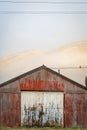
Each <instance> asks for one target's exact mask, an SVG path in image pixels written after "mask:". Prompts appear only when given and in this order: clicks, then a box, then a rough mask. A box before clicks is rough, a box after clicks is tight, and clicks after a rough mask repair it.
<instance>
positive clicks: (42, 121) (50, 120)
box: [21, 91, 63, 126]
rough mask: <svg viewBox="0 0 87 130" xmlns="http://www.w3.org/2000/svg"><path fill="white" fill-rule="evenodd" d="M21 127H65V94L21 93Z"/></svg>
mask: <svg viewBox="0 0 87 130" xmlns="http://www.w3.org/2000/svg"><path fill="white" fill-rule="evenodd" d="M21 98H22V103H21V108H22V109H21V125H28V126H34V125H37V126H54V125H58V126H63V93H60V92H59V93H58V92H23V91H22V93H21Z"/></svg>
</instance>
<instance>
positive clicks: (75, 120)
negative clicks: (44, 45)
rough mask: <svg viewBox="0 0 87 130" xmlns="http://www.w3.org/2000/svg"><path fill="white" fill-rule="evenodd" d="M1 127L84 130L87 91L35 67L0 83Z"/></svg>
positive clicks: (86, 120)
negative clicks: (56, 126) (77, 127)
mask: <svg viewBox="0 0 87 130" xmlns="http://www.w3.org/2000/svg"><path fill="white" fill-rule="evenodd" d="M32 95H33V96H32ZM60 95H61V96H60ZM35 97H36V98H35ZM46 99H47V100H46ZM50 99H51V100H50ZM56 99H57V100H56ZM30 102H31V103H30ZM61 103H62V104H61ZM54 115H55V116H54ZM0 124H1V125H7V126H20V125H29V126H33V125H38V126H52V125H60V126H62V127H75V126H81V127H87V88H86V87H85V86H83V85H81V84H79V83H76V82H75V81H73V80H71V79H69V78H67V77H65V76H63V75H61V74H59V73H57V72H55V71H53V70H51V69H50V68H48V67H46V66H44V65H43V66H41V67H38V68H36V69H34V70H32V71H29V72H27V73H25V74H22V75H20V76H18V77H16V78H14V79H11V80H9V81H7V82H5V83H3V84H0Z"/></svg>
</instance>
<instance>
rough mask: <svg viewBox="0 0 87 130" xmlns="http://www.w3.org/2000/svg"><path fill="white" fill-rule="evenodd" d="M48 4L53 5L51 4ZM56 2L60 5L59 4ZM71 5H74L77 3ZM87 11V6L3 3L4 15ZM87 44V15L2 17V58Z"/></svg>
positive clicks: (0, 19) (0, 42) (16, 15)
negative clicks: (21, 53)
mask: <svg viewBox="0 0 87 130" xmlns="http://www.w3.org/2000/svg"><path fill="white" fill-rule="evenodd" d="M3 1H4V0H3ZM12 1H18V0H12ZM19 1H24V0H19ZM26 1H30V0H26ZM32 1H33V0H32ZM35 1H37V0H35ZM39 1H41V0H39ZM43 1H44V0H43ZM45 1H48V2H49V0H45ZM50 1H54V0H50ZM55 1H57V2H59V0H55ZM62 1H63V0H61V2H62ZM68 1H69V2H72V1H73V0H68ZM64 2H66V1H64ZM77 2H83V0H77ZM84 2H87V0H84ZM86 10H87V4H48V3H9V2H7V3H5V2H4V3H2V2H0V11H86ZM85 40H87V14H2V13H0V48H1V51H0V57H2V56H7V55H9V54H13V53H18V52H21V51H26V50H52V49H55V48H58V47H60V46H61V45H65V44H70V43H73V42H76V41H85Z"/></svg>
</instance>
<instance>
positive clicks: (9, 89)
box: [0, 82, 21, 126]
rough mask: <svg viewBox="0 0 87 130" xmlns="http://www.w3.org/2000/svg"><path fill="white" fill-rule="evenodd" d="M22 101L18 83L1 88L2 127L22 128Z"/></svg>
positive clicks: (0, 121)
mask: <svg viewBox="0 0 87 130" xmlns="http://www.w3.org/2000/svg"><path fill="white" fill-rule="evenodd" d="M20 99H21V97H20V89H19V83H18V82H13V83H11V84H8V85H6V86H4V87H1V88H0V125H4V126H20Z"/></svg>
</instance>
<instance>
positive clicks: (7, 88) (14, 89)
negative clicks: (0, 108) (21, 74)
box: [0, 80, 20, 93]
mask: <svg viewBox="0 0 87 130" xmlns="http://www.w3.org/2000/svg"><path fill="white" fill-rule="evenodd" d="M0 92H4V93H7V92H10V93H18V92H20V86H19V80H17V81H15V82H12V83H9V84H7V85H4V86H3V87H0Z"/></svg>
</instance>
